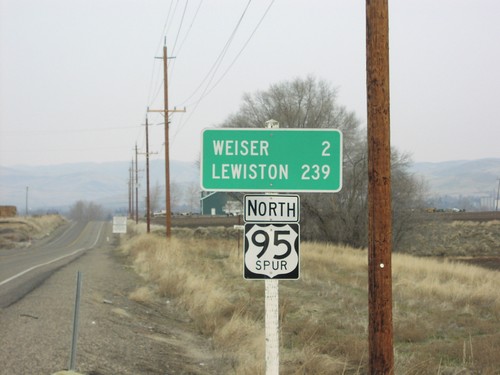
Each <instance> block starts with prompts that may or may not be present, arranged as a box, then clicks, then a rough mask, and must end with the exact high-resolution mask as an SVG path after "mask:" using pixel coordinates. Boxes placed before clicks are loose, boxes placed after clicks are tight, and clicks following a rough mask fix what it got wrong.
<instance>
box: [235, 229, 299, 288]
mask: <svg viewBox="0 0 500 375" xmlns="http://www.w3.org/2000/svg"><path fill="white" fill-rule="evenodd" d="M299 228H300V227H299V224H298V223H287V224H277V223H272V224H271V223H269V224H252V223H247V224H245V257H244V270H245V271H244V277H245V279H278V280H280V279H298V278H299V269H300V267H299V259H300V258H299V243H300V229H299Z"/></svg>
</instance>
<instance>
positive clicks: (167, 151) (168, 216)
mask: <svg viewBox="0 0 500 375" xmlns="http://www.w3.org/2000/svg"><path fill="white" fill-rule="evenodd" d="M163 80H164V84H163V90H164V96H163V98H164V101H165V105H164V107H165V211H166V213H165V218H166V221H165V225H166V227H167V229H166V235H167V237H170V234H171V226H172V212H171V209H170V156H169V155H170V145H169V139H168V138H169V137H168V125H169V124H168V64H167V46H163Z"/></svg>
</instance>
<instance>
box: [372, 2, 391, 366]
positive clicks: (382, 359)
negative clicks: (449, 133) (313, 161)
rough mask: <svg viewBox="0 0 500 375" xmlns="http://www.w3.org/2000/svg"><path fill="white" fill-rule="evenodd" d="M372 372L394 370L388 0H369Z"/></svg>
mask: <svg viewBox="0 0 500 375" xmlns="http://www.w3.org/2000/svg"><path fill="white" fill-rule="evenodd" d="M366 80H367V107H368V113H367V115H368V227H369V228H368V283H369V287H368V294H369V297H368V303H369V308H368V312H369V318H368V319H369V322H368V331H369V332H368V335H369V337H368V341H369V374H384V375H387V374H394V351H393V330H392V275H391V272H392V267H391V252H392V222H391V221H392V214H391V146H390V114H389V112H390V101H389V16H388V1H387V0H366Z"/></svg>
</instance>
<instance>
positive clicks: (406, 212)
mask: <svg viewBox="0 0 500 375" xmlns="http://www.w3.org/2000/svg"><path fill="white" fill-rule="evenodd" d="M269 119H275V120H277V121H278V122H279V123H280V127H282V128H335V129H339V130H341V131H342V134H343V146H344V149H343V156H344V160H343V176H342V177H343V188H342V190H341V191H340V192H339V193H336V194H325V193H322V194H318V193H314V194H313V193H310V194H309V193H308V194H301V205H302V208H301V212H302V215H301V220H302V232H301V236H302V237H303V238H306V239H322V240H327V241H332V242H338V243H345V244H349V245H352V246H356V247H362V246H366V244H367V183H368V175H367V163H368V159H367V158H368V156H367V143H366V136H365V132H362V129H361V127H360V121H359V120H358V118H357V117H356V115H355V114H354V113H353V112H349V111H347V110H346V108H345V107H343V106H341V105H339V104H338V103H337V95H336V90H335V89H334V88H333V87H332V86H331V85H330V84H328V83H327V82H326V81H323V80H318V79H316V78H314V77H312V76H309V77H307V78H305V79H300V78H298V79H295V80H293V81H285V82H281V83H277V84H274V85H271V86H270V88H269V89H268V90H266V91H258V92H256V93H254V94H245V95H244V96H243V103H242V104H241V106H240V109H239V111H238V112H237V113H235V114H232V115H230V116H229V117H228V118H227V120H226V121H224V122H223V123H222V124H221V126H222V127H242V128H261V127H264V124H265V122H266V121H267V120H269ZM409 163H410V159H409V158H408V156H407V155H404V154H400V153H398V152H397V151H394V152H393V164H392V165H393V177H392V179H393V181H392V182H393V189H392V190H393V195H394V196H393V208H394V210H395V215H394V218H395V220H397V223H396V224H397V225H396V226H395V231H394V234H395V240H399V239H400V238H402V236H403V235H404V233H405V231H407V230H409V228H411V218H412V215H411V212H412V208H415V205H417V204H418V203H419V197H420V194H419V193H420V188H421V185H420V184H418V183H417V181H416V180H415V178H414V177H413V176H411V175H410V173H409V172H408V167H409Z"/></svg>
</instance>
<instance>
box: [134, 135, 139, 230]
mask: <svg viewBox="0 0 500 375" xmlns="http://www.w3.org/2000/svg"><path fill="white" fill-rule="evenodd" d="M135 223H136V224H139V167H138V165H137V143H136V144H135Z"/></svg>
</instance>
